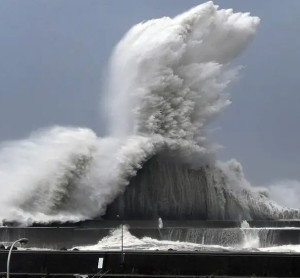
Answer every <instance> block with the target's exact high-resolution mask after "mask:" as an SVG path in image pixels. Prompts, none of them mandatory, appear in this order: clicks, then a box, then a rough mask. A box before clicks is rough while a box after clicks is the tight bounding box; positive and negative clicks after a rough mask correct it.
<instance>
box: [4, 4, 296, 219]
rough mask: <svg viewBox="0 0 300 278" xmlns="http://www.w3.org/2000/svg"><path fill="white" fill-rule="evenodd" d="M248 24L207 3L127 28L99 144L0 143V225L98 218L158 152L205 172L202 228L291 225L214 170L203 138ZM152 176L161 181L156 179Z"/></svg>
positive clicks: (222, 169)
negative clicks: (250, 222)
mask: <svg viewBox="0 0 300 278" xmlns="http://www.w3.org/2000/svg"><path fill="white" fill-rule="evenodd" d="M258 24H259V18H257V17H252V16H250V15H249V14H248V13H234V12H233V11H232V10H222V9H219V8H218V6H216V5H214V4H213V3H212V2H208V3H205V4H202V5H200V6H197V7H195V8H193V9H191V10H189V11H187V12H185V13H183V14H181V15H178V16H176V17H174V18H169V17H164V18H160V19H154V20H150V21H146V22H142V23H140V24H137V25H135V26H134V27H132V28H131V29H130V30H129V32H128V33H127V34H126V35H125V37H124V38H123V39H122V40H121V41H120V43H119V44H118V45H117V46H116V48H115V50H114V52H113V55H112V57H111V62H110V75H109V80H108V86H107V87H108V90H107V94H106V97H105V100H104V101H103V104H104V106H105V107H106V108H105V110H106V113H107V114H108V115H109V122H108V125H109V128H110V132H109V136H107V137H105V138H99V137H97V135H96V134H95V133H94V132H93V131H92V130H90V129H87V128H67V127H54V128H50V129H47V130H43V131H38V132H36V133H34V134H33V135H31V136H30V137H29V138H28V139H26V140H21V141H17V142H6V143H2V144H1V149H0V219H1V220H2V221H4V220H6V221H18V222H23V223H24V222H25V223H31V222H51V221H79V220H83V219H90V218H94V217H98V216H101V215H105V213H106V208H107V206H108V205H109V204H111V203H112V202H113V201H114V200H115V199H116V198H117V197H118V196H120V195H121V194H122V193H124V191H125V190H126V186H127V185H128V184H129V183H130V181H131V180H132V178H133V177H134V176H136V175H137V173H139V170H140V169H141V168H142V167H143V165H144V164H145V162H147V161H148V160H149V159H150V158H152V157H155V156H157V155H158V154H160V153H166V152H167V153H168V155H167V157H168V159H169V160H170V161H174V160H175V161H178V162H179V164H178V165H184V167H185V168H184V169H186V168H188V169H191V170H193V171H196V173H197V171H201V169H202V170H203V169H209V170H205V171H204V174H203V171H202V174H203V175H204V176H205V177H206V178H207V179H206V180H210V182H206V183H205V184H204V185H203V184H202V185H201V186H202V187H205V188H209V189H210V190H209V191H206V193H205V194H206V195H207V200H209V201H210V207H207V208H206V209H207V210H210V211H209V213H207V215H206V217H208V218H209V219H219V218H221V219H232V218H235V217H238V218H242V219H252V218H293V217H298V214H299V213H298V210H289V209H286V208H282V207H280V206H279V205H277V204H275V203H274V202H272V201H270V200H269V199H268V198H267V197H266V196H265V194H264V193H263V192H255V191H253V190H252V189H251V187H250V185H249V183H248V182H247V181H246V180H245V178H244V176H243V172H242V168H241V166H240V164H239V163H238V162H237V161H235V160H232V161H230V162H227V163H222V162H217V161H216V152H217V149H218V146H217V145H215V144H213V143H211V142H209V141H208V140H207V138H206V135H205V128H206V126H207V125H208V124H209V123H210V122H211V121H212V120H213V119H214V118H215V117H216V116H218V115H219V114H220V113H221V111H222V110H223V109H224V108H225V107H226V106H228V105H229V104H230V98H229V96H228V94H227V93H225V91H224V90H225V89H226V88H227V86H228V85H229V84H230V83H231V82H232V81H233V80H234V79H235V78H236V76H237V74H238V71H239V68H232V67H230V62H231V61H232V60H233V59H234V58H235V57H236V56H238V55H239V54H240V53H241V52H242V51H243V49H244V48H245V47H246V46H247V45H248V44H249V42H250V41H251V39H252V37H253V35H254V34H255V30H256V28H257V26H258ZM178 167H181V166H178ZM184 171H186V172H189V170H184ZM155 175H157V176H163V175H164V174H163V173H162V171H159V169H158V172H156V173H155ZM196 175H197V174H196ZM190 177H191V176H190V175H189V174H187V176H186V180H185V181H186V182H187V183H188V182H189V183H190V184H189V186H190V189H192V190H193V188H197V187H199V186H200V185H199V183H201V179H199V178H194V179H191V178H190ZM169 184H172V182H171V181H170V182H169ZM182 187H183V188H182V190H184V187H185V183H182ZM185 192H186V190H185ZM191 192H193V191H191ZM199 192H200V191H199ZM175 199H176V198H175ZM133 200H134V199H133ZM186 200H187V201H188V199H186ZM175 201H176V200H175ZM195 201H196V202H197V200H195ZM237 210H239V211H240V213H239V214H237ZM222 211H223V212H222Z"/></svg>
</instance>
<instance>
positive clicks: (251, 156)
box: [0, 0, 300, 185]
mask: <svg viewBox="0 0 300 278" xmlns="http://www.w3.org/2000/svg"><path fill="white" fill-rule="evenodd" d="M203 2H204V1H194V0H184V1H183V0H163V1H162V0H130V1H129V0H126V1H124V0H119V1H116V0H47V1H46V0H26V1H24V0H18V1H16V0H9V1H8V0H0V141H3V140H12V139H19V138H22V137H26V136H27V135H28V134H29V133H30V132H32V131H34V130H35V129H37V128H41V127H46V126H51V125H57V124H59V125H72V126H85V127H90V128H92V129H94V130H95V131H96V132H97V133H98V134H99V135H101V134H103V132H102V130H103V127H104V121H103V119H101V117H100V112H99V106H100V105H99V101H100V91H101V82H102V80H101V76H102V75H103V72H104V70H105V65H106V63H107V60H108V58H109V55H110V52H111V50H112V48H113V46H114V45H115V44H116V43H117V41H118V40H119V39H120V38H121V37H122V36H123V34H124V33H125V32H126V31H127V30H128V29H129V28H130V27H131V26H132V25H133V24H135V23H138V22H140V21H142V20H146V19H151V18H157V17H161V16H174V15H176V14H178V13H180V12H182V11H184V10H186V9H189V8H191V7H193V6H195V5H197V4H200V3H203ZM215 3H217V4H219V5H220V6H221V7H222V8H233V9H234V10H236V11H250V12H251V14H253V15H257V16H259V17H260V18H261V20H262V22H261V25H260V28H259V30H258V33H257V35H256V37H255V39H254V41H253V43H252V44H251V45H250V47H249V48H248V49H247V50H246V51H245V52H244V53H243V55H242V56H240V57H239V58H238V59H237V60H236V63H237V64H241V65H244V66H245V69H244V70H243V72H242V75H241V78H240V80H239V81H238V82H237V83H236V84H235V85H234V86H233V87H231V88H230V92H231V94H232V100H233V104H232V105H231V106H230V107H229V108H228V109H227V110H226V111H225V112H224V113H223V115H222V117H221V118H220V119H219V120H217V122H216V123H214V124H213V126H212V129H213V130H214V132H211V133H210V136H211V137H212V138H213V139H214V140H215V141H216V142H218V143H220V144H222V145H223V146H224V150H223V151H222V152H221V153H220V157H221V158H222V159H229V158H233V157H234V158H237V159H238V160H239V161H241V162H242V164H243V167H244V169H245V172H246V176H247V177H248V179H250V180H251V181H252V182H253V183H254V184H257V185H264V184H266V183H268V182H272V181H274V180H278V179H297V180H300V171H299V165H300V158H299V155H298V153H299V149H300V130H299V122H298V120H299V119H300V109H299V108H300V92H299V91H300V90H299V88H300V76H299V75H300V74H299V64H300V36H299V34H300V1H299V0H288V1H287V0H286V1H282V0H272V1H261V0H251V1H250V0H248V1H241V0H223V1H222V0H219V1H215Z"/></svg>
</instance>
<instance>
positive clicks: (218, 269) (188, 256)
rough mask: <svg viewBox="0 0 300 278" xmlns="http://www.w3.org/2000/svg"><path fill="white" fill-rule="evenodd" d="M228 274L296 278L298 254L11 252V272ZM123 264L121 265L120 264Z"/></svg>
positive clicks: (1, 262)
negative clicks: (99, 263)
mask: <svg viewBox="0 0 300 278" xmlns="http://www.w3.org/2000/svg"><path fill="white" fill-rule="evenodd" d="M6 258H7V252H4V251H0V272H1V273H2V274H4V273H5V272H6ZM99 258H104V265H103V269H102V271H101V272H108V273H109V274H113V273H114V274H121V273H122V274H148V275H153V274H160V275H167V274H172V275H195V276H196V275H197V276H200V275H228V276H259V277H300V264H299V261H300V255H291V254H272V253H197V252H193V253H178V252H127V253H126V254H125V255H124V259H122V254H121V253H117V252H74V251H73V252H62V251H61V252H38V251H15V252H14V253H13V255H12V262H11V272H12V273H44V274H55V273H61V274H66V273H68V274H70V273H80V274H95V273H97V272H99V269H98V268H97V266H98V259H99ZM122 261H123V263H122Z"/></svg>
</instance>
